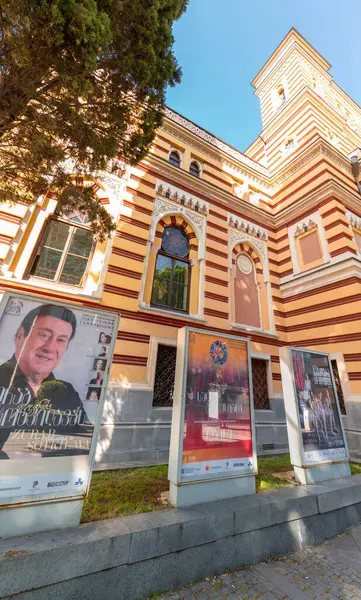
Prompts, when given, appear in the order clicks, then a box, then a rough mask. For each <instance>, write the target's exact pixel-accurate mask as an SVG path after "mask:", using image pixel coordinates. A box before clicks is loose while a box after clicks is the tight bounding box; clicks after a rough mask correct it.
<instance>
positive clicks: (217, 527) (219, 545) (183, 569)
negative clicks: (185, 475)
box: [0, 476, 361, 600]
mask: <svg viewBox="0 0 361 600" xmlns="http://www.w3.org/2000/svg"><path fill="white" fill-rule="evenodd" d="M14 510H16V509H14ZM360 521H361V476H355V477H347V478H344V479H339V480H334V481H331V482H326V483H325V484H320V485H315V486H308V487H297V488H287V489H283V490H278V491H276V492H270V493H264V494H257V495H255V496H247V497H243V498H235V499H232V500H224V501H219V502H214V503H211V504H204V505H199V506H196V507H191V508H187V509H183V510H175V509H173V510H165V511H161V512H155V513H147V514H143V515H134V516H131V517H124V518H119V519H112V520H108V521H99V522H96V523H89V524H86V525H81V526H80V527H74V528H70V529H64V530H61V531H57V532H49V533H41V534H36V535H31V536H27V537H21V538H12V539H8V540H1V541H0V598H3V599H4V598H7V599H8V600H15V599H18V600H35V599H36V600H43V599H44V600H45V599H48V598H50V597H51V598H54V599H57V598H58V599H61V600H75V599H76V600H97V599H103V598H104V597H105V596H104V591H105V589H106V598H107V600H136V599H137V598H144V597H147V596H149V595H150V594H151V593H152V592H154V591H156V590H161V589H172V588H174V587H177V586H181V585H183V584H186V583H190V582H192V581H194V580H197V579H199V578H201V577H205V576H207V575H211V574H216V573H220V572H222V571H224V570H225V569H228V568H236V567H239V566H242V565H246V564H251V563H253V562H257V561H260V560H263V559H265V558H267V557H268V556H270V555H274V554H284V553H287V552H291V551H294V550H297V549H298V548H301V547H302V546H305V545H309V544H312V543H315V542H320V541H323V540H324V539H326V538H329V537H332V536H334V535H336V534H339V533H341V532H343V531H345V529H347V528H348V527H350V526H352V525H356V524H357V523H359V522H360Z"/></svg>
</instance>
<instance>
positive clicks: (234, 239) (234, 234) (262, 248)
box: [228, 229, 269, 283]
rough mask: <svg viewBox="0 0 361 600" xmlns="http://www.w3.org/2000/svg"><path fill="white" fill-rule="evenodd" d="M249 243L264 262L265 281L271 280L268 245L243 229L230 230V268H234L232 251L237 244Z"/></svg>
mask: <svg viewBox="0 0 361 600" xmlns="http://www.w3.org/2000/svg"><path fill="white" fill-rule="evenodd" d="M242 242H243V243H247V244H249V246H251V247H252V248H253V249H254V250H255V252H256V253H257V255H258V256H259V259H260V261H261V263H262V268H263V274H264V280H265V283H266V282H269V267H268V254H267V245H266V243H265V242H263V241H262V240H259V239H255V238H254V237H252V236H251V235H248V234H247V233H244V232H243V231H236V230H234V229H232V230H230V231H229V238H228V258H229V268H230V269H231V268H232V253H233V249H234V248H235V247H236V246H237V244H241V243H242Z"/></svg>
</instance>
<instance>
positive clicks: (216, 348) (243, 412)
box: [181, 331, 256, 481]
mask: <svg viewBox="0 0 361 600" xmlns="http://www.w3.org/2000/svg"><path fill="white" fill-rule="evenodd" d="M188 335H189V338H188V359H187V363H186V366H185V378H186V382H185V383H186V385H185V394H186V398H185V412H184V437H183V451H182V467H181V480H182V481H189V480H190V479H195V478H199V479H200V478H208V477H212V476H217V475H220V474H222V475H223V476H224V475H225V474H229V475H231V474H236V473H237V472H238V473H242V472H243V473H253V472H254V471H255V468H256V464H255V458H254V449H253V440H252V419H253V417H252V414H253V411H252V408H251V402H252V400H251V395H252V391H251V385H250V380H251V375H250V369H249V349H248V344H249V342H248V341H247V340H244V339H242V338H237V337H232V336H229V337H227V336H219V335H217V334H209V333H203V332H198V331H189V333H188Z"/></svg>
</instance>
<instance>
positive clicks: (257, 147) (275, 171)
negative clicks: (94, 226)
mask: <svg viewBox="0 0 361 600" xmlns="http://www.w3.org/2000/svg"><path fill="white" fill-rule="evenodd" d="M329 70H330V65H329V64H328V62H327V61H326V60H325V59H324V58H323V57H322V56H321V55H320V54H319V53H318V52H317V51H316V50H315V49H314V48H313V47H312V46H310V44H308V43H307V41H306V40H305V39H304V38H302V36H300V35H299V34H298V33H297V31H295V30H291V31H290V32H289V33H288V35H287V36H286V37H285V39H284V40H283V41H282V42H281V44H280V45H279V46H278V48H277V49H276V50H275V52H274V53H273V54H272V56H271V57H270V58H269V60H268V61H267V62H266V64H265V65H264V67H263V68H262V69H261V71H260V72H259V73H258V75H257V76H256V77H255V79H254V80H253V82H252V85H253V86H254V88H255V95H256V96H257V98H258V99H259V101H260V106H261V114H262V123H263V129H262V132H261V134H260V135H259V136H258V138H257V139H256V140H255V141H254V143H253V144H251V146H250V147H249V148H248V149H247V150H246V152H244V153H242V152H239V151H238V150H236V149H234V148H232V147H231V146H229V145H227V144H226V143H225V142H223V141H221V140H219V139H218V138H216V137H214V136H212V135H211V134H210V133H208V132H207V131H205V130H203V129H202V128H200V127H198V126H196V125H195V124H194V123H192V122H190V121H189V120H187V119H186V118H185V117H182V116H181V115H179V114H177V113H175V112H173V111H172V110H170V109H166V111H165V118H164V123H163V126H162V128H161V129H160V130H159V131H158V134H157V136H156V139H155V140H154V143H153V146H152V149H151V151H150V153H149V154H148V156H147V158H146V159H144V160H143V161H142V162H141V164H139V165H138V166H137V167H132V168H130V167H127V168H126V169H125V175H124V177H123V178H122V179H119V178H117V177H114V176H112V175H110V174H109V173H107V172H104V173H97V174H94V175H93V176H92V177H89V176H84V175H82V174H81V173H74V178H75V181H76V184H77V185H84V186H87V185H91V186H93V187H94V189H95V190H96V193H97V195H98V198H99V202H102V203H103V204H104V205H105V206H106V207H107V208H108V210H109V211H110V213H111V214H112V215H113V217H114V218H115V219H116V222H117V228H116V232H115V233H114V235H113V236H112V238H111V239H110V240H109V241H107V242H104V243H99V242H98V243H96V242H94V240H93V238H92V237H91V236H90V233H89V232H88V230H87V223H86V220H85V219H84V217H83V215H81V214H75V213H74V215H73V216H72V218H69V219H59V218H58V217H56V212H55V209H56V195H54V194H48V195H47V196H46V197H42V198H39V200H38V202H37V203H36V204H35V205H34V206H31V207H28V206H27V205H25V204H22V203H21V202H19V203H18V204H17V205H16V206H10V205H9V206H7V205H1V207H0V209H1V211H0V259H1V276H0V288H1V291H2V292H4V291H6V290H9V291H11V290H18V291H21V292H28V293H35V294H37V295H40V296H43V297H44V298H46V299H48V300H51V299H52V298H53V299H61V300H66V301H69V302H70V301H71V302H75V303H79V304H81V305H83V306H91V307H96V306H99V307H101V308H107V309H110V310H112V311H118V312H119V313H120V315H121V318H120V327H119V332H118V338H117V343H116V347H115V355H114V360H113V364H112V367H111V371H110V380H109V386H108V390H107V395H106V402H105V410H104V414H103V422H102V427H101V433H100V440H99V444H98V452H97V457H96V460H97V461H98V462H101V463H107V464H114V463H117V462H124V461H132V462H136V461H139V462H144V461H150V462H154V461H158V460H159V461H166V460H167V457H168V448H169V437H170V425H171V418H172V397H173V386H174V370H175V346H176V339H177V331H178V329H179V328H180V327H183V326H184V325H192V326H197V327H198V328H201V329H206V330H207V329H211V330H216V331H219V332H222V333H228V334H234V335H242V336H246V337H248V338H250V340H251V346H252V364H253V383H254V396H255V408H256V430H257V449H258V452H259V453H261V454H267V453H272V452H276V453H277V452H283V451H287V448H288V442H287V432H286V423H285V415H284V408H283V397H282V384H281V375H280V364H279V348H280V347H281V346H284V345H294V346H302V347H307V348H313V349H316V350H324V351H326V352H329V353H330V354H331V357H332V361H333V369H334V375H335V379H336V383H337V386H338V392H339V397H340V400H341V404H342V411H343V413H344V417H343V418H344V424H345V428H346V432H347V435H348V442H349V446H350V450H351V454H352V456H353V457H355V458H361V437H360V434H361V411H360V409H361V351H360V352H359V351H358V350H359V349H360V341H361V197H360V194H359V191H358V189H357V186H356V183H355V180H354V177H353V175H352V169H351V160H350V157H351V156H352V155H353V154H355V150H356V149H357V148H359V147H360V146H361V109H360V107H359V106H357V105H356V104H355V103H354V102H353V100H352V99H351V98H350V97H349V96H348V95H347V94H346V93H345V92H344V91H343V90H342V89H340V88H339V87H338V85H337V84H336V83H335V82H334V81H333V79H332V76H331V75H330V73H329Z"/></svg>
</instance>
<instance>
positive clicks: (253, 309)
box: [234, 254, 261, 327]
mask: <svg viewBox="0 0 361 600" xmlns="http://www.w3.org/2000/svg"><path fill="white" fill-rule="evenodd" d="M234 309H235V310H234V316H235V321H236V323H241V324H243V325H251V326H253V327H261V319H260V305H259V295H258V289H257V282H256V277H255V268H254V263H253V261H252V260H251V259H250V257H249V256H248V255H247V254H240V255H238V257H237V259H236V268H235V277H234Z"/></svg>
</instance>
